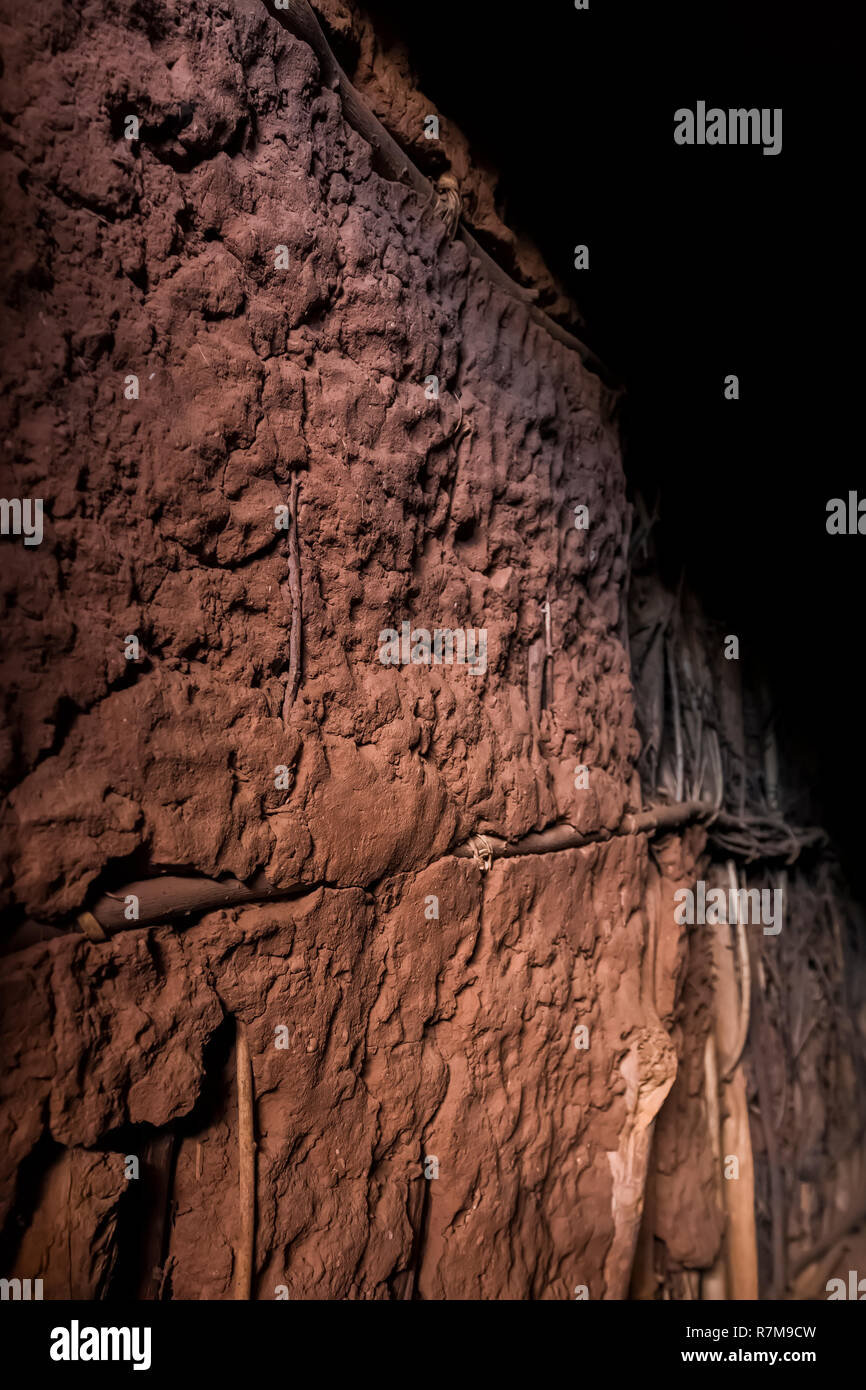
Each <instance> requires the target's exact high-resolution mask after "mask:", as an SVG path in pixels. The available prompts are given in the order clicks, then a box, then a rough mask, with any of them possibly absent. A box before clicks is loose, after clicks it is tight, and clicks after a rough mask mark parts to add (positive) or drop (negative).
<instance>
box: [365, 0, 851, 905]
mask: <svg viewBox="0 0 866 1390" xmlns="http://www.w3.org/2000/svg"><path fill="white" fill-rule="evenodd" d="M370 9H371V12H372V13H373V14H374V16H375V17H376V21H377V24H381V25H382V26H383V28H385V30H386V31H387V30H388V29H390V30H391V31H392V32H393V33H394V34H395V35H397V36H399V37H400V38H401V39H403V40H405V41H406V42H407V44H408V46H409V52H410V55H411V60H412V63H413V66H414V68H415V69H416V71H417V74H418V77H419V79H420V85H421V88H422V90H423V91H424V92H425V93H426V94H427V95H428V96H429V97H430V98H431V99H432V100H433V101H434V102H435V103H436V106H437V108H438V109H439V111H440V113H441V114H442V115H443V116H445V117H446V118H451V119H453V120H454V121H455V122H456V123H457V124H458V125H459V126H460V127H461V128H462V129H463V131H464V133H465V134H466V135H467V136H468V138H469V139H470V141H471V143H472V145H473V148H474V149H477V151H478V152H479V153H480V154H482V155H484V156H485V157H486V158H487V159H488V160H489V161H490V163H491V164H492V165H493V166H494V167H495V168H497V169H498V170H500V171H501V176H502V177H501V185H500V192H501V194H502V195H503V196H504V197H505V199H506V206H507V217H508V220H509V223H510V225H512V226H514V227H515V228H517V229H520V230H523V231H525V232H526V233H527V234H528V235H529V236H531V237H532V239H533V240H534V241H535V242H536V244H537V245H538V246H539V247H540V249H541V250H542V252H543V254H544V256H545V258H546V260H547V262H548V264H549V265H550V266H551V268H552V269H553V270H554V271H555V272H556V273H557V274H558V275H559V276H560V277H561V278H562V280H563V281H564V282H565V284H566V286H567V287H568V288H569V290H570V291H571V292H572V293H573V295H574V297H575V298H576V300H577V302H578V304H579V306H580V309H581V312H582V314H583V316H584V319H585V321H586V324H585V327H584V329H583V330H582V332H581V336H582V337H583V338H584V339H585V341H586V342H587V343H588V344H589V345H590V346H591V347H593V348H594V349H595V350H596V351H597V352H598V353H599V354H600V355H601V356H602V357H603V358H604V360H605V361H606V362H607V363H608V364H609V366H610V367H611V368H612V370H613V372H614V374H615V375H616V376H617V377H618V378H619V379H621V380H622V381H623V382H624V383H625V385H626V387H627V391H628V396H627V403H626V406H625V410H624V437H625V446H626V472H627V475H628V478H629V481H630V484H631V485H632V486H634V485H640V486H641V487H642V488H643V490H644V491H645V492H646V493H647V494H648V495H649V497H650V498H652V497H653V496H654V495H655V492H656V490H657V488H659V487H660V488H661V494H662V515H663V532H662V542H663V548H664V550H665V552H666V554H667V556H668V560H669V562H670V561H671V560H672V559H673V561H674V562H675V563H677V564H679V563H680V562H681V563H682V565H683V566H684V567H685V570H686V572H687V575H688V578H689V580H690V582H691V583H692V584H693V585H694V586H695V587H696V588H697V590H698V592H699V593H700V594H701V595H702V597H703V599H704V602H705V604H706V606H707V608H708V610H709V611H710V612H711V613H712V614H714V615H715V616H717V617H719V618H720V619H723V620H724V622H725V624H726V631H730V632H736V633H737V634H738V635H740V638H741V651H743V654H744V657H746V658H748V657H752V658H757V659H758V661H759V663H760V664H762V665H764V666H765V667H766V668H767V670H768V673H769V678H770V683H771V687H772V689H773V694H774V700H775V705H776V711H777V717H778V720H779V722H780V725H781V727H782V730H783V733H784V734H785V735H786V737H787V739H788V741H789V747H790V749H791V750H792V751H791V755H792V756H793V757H795V758H796V759H797V761H798V762H799V764H800V768H801V771H802V773H803V775H805V776H806V777H807V778H808V780H809V783H810V785H812V786H813V787H814V790H815V799H816V805H815V814H816V815H823V816H824V817H825V820H826V823H827V824H828V826H829V828H830V829H831V830H832V831H833V833H834V834H835V835H836V837H837V838H838V841H839V843H840V846H841V848H842V850H843V853H844V856H845V859H846V861H847V868H848V870H849V873H850V874H852V875H853V876H855V877H858V878H860V880H861V881H860V883H859V885H858V886H859V887H860V890H861V892H862V888H863V876H862V870H861V861H863V860H864V859H866V856H864V855H863V852H862V849H861V846H860V843H859V810H858V807H859V802H860V788H861V787H862V786H863V785H864V781H866V757H864V753H863V750H862V740H861V737H860V727H859V726H860V707H861V696H860V689H859V670H860V664H861V663H860V659H859V658H860V645H861V620H860V611H859V608H860V593H861V589H860V574H861V572H862V565H863V555H864V549H866V537H857V536H829V535H828V534H827V531H826V519H827V512H826V505H827V502H828V500H829V499H830V498H831V497H847V494H848V491H849V489H851V488H853V489H858V488H859V491H860V494H861V495H864V496H866V476H864V469H863V467H862V463H861V459H862V448H861V445H860V440H859V435H855V428H854V424H855V409H856V407H855V400H856V395H855V393H856V391H857V389H858V386H859V380H858V367H859V362H858V360H857V358H858V356H859V354H858V353H857V351H856V347H855V337H856V336H857V335H856V332H855V325H856V323H857V315H858V309H857V304H856V299H857V297H858V296H857V289H858V286H857V283H856V275H855V266H856V265H857V261H858V257H857V255H856V254H855V248H854V237H855V234H856V228H857V227H858V225H859V219H858V218H856V217H855V214H854V207H853V203H854V199H855V196H856V191H857V185H858V183H859V182H860V178H859V175H858V173H857V170H858V168H859V167H860V164H861V162H862V152H861V151H860V149H859V143H858V138H859V137H858V131H859V129H860V120H859V118H858V117H857V115H856V112H855V102H856V100H857V92H858V90H859V89H860V87H861V86H862V81H861V77H860V75H859V74H858V71H857V62H858V52H859V51H860V44H859V43H858V41H857V37H856V36H855V23H856V18H855V16H856V13H857V12H856V9H855V8H851V9H850V10H849V11H848V12H847V13H846V11H845V10H844V9H843V8H842V6H837V7H836V8H834V7H833V6H832V5H827V4H821V5H811V4H810V5H807V4H798V3H785V4H782V3H778V2H777V0H751V2H750V3H743V2H742V0H739V2H738V3H715V4H713V5H701V4H695V3H691V4H688V5H685V4H680V3H676V4H672V5H662V4H657V3H651V0H647V3H645V4H643V5H637V4H634V3H618V0H590V9H589V10H588V11H576V10H575V9H574V7H573V3H572V0H554V2H553V3H551V0H545V3H533V4H528V5H520V6H506V5H502V4H490V3H480V4H479V3H471V4H470V3H459V0H437V3H436V4H435V5H430V6H425V5H421V4H418V5H408V4H406V3H405V0H400V2H399V3H398V0H371V4H370ZM698 100H703V101H705V102H706V103H707V105H708V106H712V105H717V106H720V107H723V108H727V107H737V106H746V107H749V106H757V107H782V109H783V112H784V119H783V147H782V152H781V153H780V154H779V155H776V156H769V155H764V154H763V153H762V150H761V148H760V147H724V146H716V147H703V148H698V147H681V146H677V145H675V143H674V139H673V130H674V120H673V116H674V112H675V110H676V109H677V108H678V107H691V108H692V109H694V107H695V106H696V103H697V102H698ZM578 243H586V244H587V245H588V246H589V250H590V270H589V271H584V272H578V271H575V270H574V269H573V266H572V261H573V247H574V246H575V245H576V244H578ZM729 373H735V374H736V375H737V376H738V377H739V379H740V393H741V398H740V400H739V401H738V402H728V401H726V400H725V399H724V396H723V382H724V378H725V376H726V375H728V374H729ZM857 413H858V414H859V410H858V411H857ZM728 624H729V626H727V625H728Z"/></svg>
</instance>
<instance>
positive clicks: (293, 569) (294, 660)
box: [280, 473, 302, 724]
mask: <svg viewBox="0 0 866 1390" xmlns="http://www.w3.org/2000/svg"><path fill="white" fill-rule="evenodd" d="M298 489H299V480H298V475H297V473H293V474H292V486H291V491H290V493H289V555H288V559H289V582H288V584H281V585H280V592H281V594H282V595H283V598H284V600H285V602H286V606H287V607H288V608H289V610H290V612H291V621H292V625H291V628H290V630H289V672H288V675H287V676H286V689H285V694H284V695H283V724H288V722H289V715H290V714H291V712H292V705H293V704H294V703H295V696H296V695H297V693H298V686H299V685H300V683H301V632H302V610H301V553H300V550H299V548H298Z"/></svg>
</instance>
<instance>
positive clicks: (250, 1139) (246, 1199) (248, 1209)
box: [235, 1019, 256, 1300]
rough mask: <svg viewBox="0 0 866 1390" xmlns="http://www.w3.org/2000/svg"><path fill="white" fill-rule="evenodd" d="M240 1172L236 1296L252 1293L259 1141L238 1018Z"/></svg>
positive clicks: (250, 1077) (247, 1058)
mask: <svg viewBox="0 0 866 1390" xmlns="http://www.w3.org/2000/svg"><path fill="white" fill-rule="evenodd" d="M236 1053H237V1083H238V1172H239V1193H238V1195H239V1198H240V1222H239V1232H240V1234H239V1238H238V1249H237V1257H236V1260H235V1299H242V1300H245V1299H249V1298H250V1297H251V1296H252V1282H253V1255H254V1250H255V1239H256V1142H255V1138H254V1136H253V1068H252V1063H251V1062H250V1047H249V1042H248V1040H247V1030H246V1025H245V1024H243V1023H241V1021H240V1019H239V1020H238V1034H237V1047H236Z"/></svg>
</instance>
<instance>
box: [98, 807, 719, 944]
mask: <svg viewBox="0 0 866 1390" xmlns="http://www.w3.org/2000/svg"><path fill="white" fill-rule="evenodd" d="M713 809H714V808H713V806H712V804H711V803H710V802H704V801H688V802H684V803H683V804H682V805H679V806H676V805H674V806H657V807H655V808H652V809H650V810H648V811H641V812H639V813H638V814H637V815H630V816H625V817H624V818H623V820H622V821H621V822H620V824H619V826H618V827H617V829H616V830H599V831H596V832H595V833H593V834H582V833H581V832H580V831H577V830H575V829H574V827H573V826H571V825H566V824H561V825H553V826H550V827H549V828H548V829H547V830H540V831H537V832H534V833H533V834H531V835H525V836H524V837H523V838H522V839H521V840H516V841H514V842H513V843H509V842H508V841H507V840H503V839H501V838H500V837H499V836H496V835H487V836H485V840H486V842H487V843H488V844H489V846H490V858H491V861H492V860H493V859H511V858H513V857H515V856H516V855H521V854H550V853H553V852H554V851H556V850H561V849H580V848H582V847H583V846H584V845H591V844H596V843H600V842H604V841H607V840H610V839H613V838H614V836H617V835H644V834H656V833H658V832H660V831H661V832H663V831H666V830H674V829H676V828H677V827H678V826H681V825H686V824H688V823H689V822H691V821H697V820H701V819H704V818H708V817H709V816H711V815H712V814H713ZM473 841H474V837H473V838H472V839H471V840H469V841H467V842H466V843H465V844H462V845H457V846H456V847H455V848H454V849H453V850H451V854H453V855H455V856H456V858H458V859H474V858H477V849H476V848H474V847H473ZM317 886H318V885H317V884H315V883H306V884H304V883H293V884H291V885H285V886H281V885H278V884H274V883H271V882H270V880H269V879H267V878H266V877H265V875H264V874H263V873H259V874H256V876H255V877H254V878H252V879H250V880H248V882H246V883H241V882H240V880H239V879H236V878H225V879H213V878H198V877H195V878H193V877H184V876H182V875H179V874H171V875H168V874H166V875H163V876H161V877H156V878H151V879H139V880H138V881H137V882H134V883H128V884H126V885H125V887H123V888H122V889H119V890H118V891H117V892H115V893H104V894H103V896H102V897H101V898H99V899H98V900H97V901H96V902H95V903H94V904H93V909H92V912H91V914H90V915H92V916H93V917H94V918H95V919H96V921H97V922H98V924H99V926H100V927H101V928H102V930H103V931H104V932H105V933H107V935H109V936H112V935H114V934H115V933H116V932H119V931H126V930H130V929H132V928H135V927H146V926H152V925H153V924H154V923H157V922H169V921H173V920H175V919H177V918H180V917H186V916H189V915H190V914H191V913H195V914H196V915H201V914H203V913H205V912H214V911H216V910H217V909H219V908H230V907H242V906H245V905H246V904H247V903H254V902H263V901H265V900H268V899H275V898H292V897H298V896H300V895H301V894H302V893H311V892H313V890H314V889H315V888H316V887H317ZM130 895H134V896H135V897H136V898H137V899H138V918H137V919H136V920H135V921H132V922H130V921H127V919H126V917H125V916H124V907H123V904H124V900H125V899H126V898H127V897H128V896H130Z"/></svg>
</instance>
